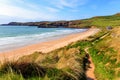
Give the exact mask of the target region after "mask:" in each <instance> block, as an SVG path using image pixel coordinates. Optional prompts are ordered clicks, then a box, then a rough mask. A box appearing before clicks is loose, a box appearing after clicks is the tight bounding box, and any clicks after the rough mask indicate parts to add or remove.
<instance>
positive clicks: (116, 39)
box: [0, 14, 120, 80]
mask: <svg viewBox="0 0 120 80" xmlns="http://www.w3.org/2000/svg"><path fill="white" fill-rule="evenodd" d="M75 22H76V23H75V24H74V25H73V24H72V25H73V27H75V26H78V27H79V26H80V27H81V26H83V27H87V26H97V27H99V28H101V32H99V33H98V34H96V35H95V36H90V37H89V38H87V39H86V40H83V41H78V42H75V43H71V44H69V45H68V46H65V47H63V48H60V49H57V50H54V51H52V52H50V53H47V54H44V53H41V52H35V53H33V54H31V55H28V56H24V57H22V58H20V59H19V60H17V61H13V62H5V63H4V64H1V66H0V80H86V75H85V72H86V70H87V68H88V67H89V61H88V58H89V55H90V56H91V57H92V60H93V62H94V64H95V76H96V78H97V80H120V27H119V25H120V14H116V15H113V16H99V17H93V18H90V19H84V20H80V21H79V20H77V21H75ZM106 26H112V27H113V28H112V29H110V30H107V29H106ZM117 26H118V27H117ZM86 49H88V52H89V55H88V53H86V51H85V50H86Z"/></svg>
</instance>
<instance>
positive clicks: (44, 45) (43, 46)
mask: <svg viewBox="0 0 120 80" xmlns="http://www.w3.org/2000/svg"><path fill="white" fill-rule="evenodd" d="M98 31H99V29H96V28H90V29H88V30H87V31H85V32H80V33H75V34H71V35H68V36H65V37H63V38H60V39H56V40H50V41H46V42H41V43H38V44H33V45H30V46H24V47H22V48H18V49H15V50H11V51H7V52H0V61H4V60H16V59H18V58H20V57H22V56H24V55H29V54H32V53H33V52H35V51H39V52H43V53H48V52H50V51H52V50H55V49H58V48H61V47H64V46H67V45H68V44H70V43H72V42H76V41H78V40H83V39H85V38H87V37H89V36H92V35H94V34H96V33H97V32H98ZM16 45H17V44H16Z"/></svg>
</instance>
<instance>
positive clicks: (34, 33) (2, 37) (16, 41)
mask: <svg viewBox="0 0 120 80" xmlns="http://www.w3.org/2000/svg"><path fill="white" fill-rule="evenodd" d="M86 30H87V29H70V28H37V27H35V26H31V27H29V26H0V52H1V51H7V50H11V49H15V48H18V47H22V46H25V45H30V44H34V43H38V42H43V41H47V40H50V39H56V38H60V37H62V36H65V35H69V34H72V33H77V32H83V31H86Z"/></svg>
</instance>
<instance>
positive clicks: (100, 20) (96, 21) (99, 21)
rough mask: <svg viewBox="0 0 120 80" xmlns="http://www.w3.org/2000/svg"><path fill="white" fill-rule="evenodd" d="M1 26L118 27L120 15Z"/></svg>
mask: <svg viewBox="0 0 120 80" xmlns="http://www.w3.org/2000/svg"><path fill="white" fill-rule="evenodd" d="M3 25H13V26H16V25H17V26H37V27H38V28H58V27H67V28H89V27H91V26H97V27H99V28H106V26H119V25H120V13H117V14H115V15H109V16H96V17H92V18H89V19H82V20H71V21H54V22H50V21H41V22H25V23H22V22H10V23H8V24H3Z"/></svg>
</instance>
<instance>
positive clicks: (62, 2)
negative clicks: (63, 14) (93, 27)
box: [46, 0, 88, 9]
mask: <svg viewBox="0 0 120 80" xmlns="http://www.w3.org/2000/svg"><path fill="white" fill-rule="evenodd" d="M46 1H48V2H49V3H51V4H53V5H54V6H55V7H57V8H59V9H63V8H65V7H69V8H75V7H77V6H81V5H85V4H86V3H87V2H88V0H52V1H50V0H46Z"/></svg>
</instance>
